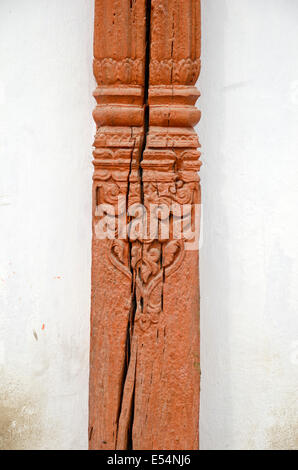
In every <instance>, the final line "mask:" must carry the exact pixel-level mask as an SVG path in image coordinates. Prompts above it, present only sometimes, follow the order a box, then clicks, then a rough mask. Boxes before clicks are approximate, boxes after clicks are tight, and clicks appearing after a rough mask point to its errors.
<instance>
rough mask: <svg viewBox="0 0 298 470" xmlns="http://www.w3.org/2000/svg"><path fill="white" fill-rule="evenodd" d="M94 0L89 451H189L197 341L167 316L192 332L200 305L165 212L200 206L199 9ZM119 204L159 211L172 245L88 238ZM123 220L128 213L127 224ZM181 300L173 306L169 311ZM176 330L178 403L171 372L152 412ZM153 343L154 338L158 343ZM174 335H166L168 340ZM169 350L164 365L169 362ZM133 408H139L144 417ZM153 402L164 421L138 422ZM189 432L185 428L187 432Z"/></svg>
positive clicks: (192, 272) (176, 0) (173, 3)
mask: <svg viewBox="0 0 298 470" xmlns="http://www.w3.org/2000/svg"><path fill="white" fill-rule="evenodd" d="M95 3H96V10H95V42H94V75H95V78H96V81H97V84H98V86H97V88H96V91H95V92H94V97H95V99H96V102H97V106H96V108H95V111H94V119H95V122H96V125H97V131H96V136H95V142H94V146H95V150H94V161H93V163H94V177H93V179H94V184H93V268H92V272H93V274H92V320H91V323H92V325H91V326H92V335H91V369H90V370H91V372H90V431H89V433H90V434H89V440H90V448H91V449H116V448H117V449H128V448H130V447H131V448H134V449H146V448H152V449H154V448H155V449H158V448H161V449H180V448H181V449H184V448H185V449H195V448H197V446H198V436H197V431H196V426H197V425H198V416H197V414H198V400H199V398H198V396H197V398H196V394H198V390H199V374H198V371H197V370H195V371H193V367H194V364H196V363H197V362H198V361H197V359H193V358H192V355H195V354H196V352H195V351H196V350H198V348H199V346H198V334H197V333H194V334H193V337H191V336H188V335H189V334H191V331H190V332H188V330H187V329H186V330H185V328H184V327H183V328H182V329H181V332H180V333H179V325H176V326H173V325H175V322H173V323H172V320H171V316H173V319H174V318H177V319H178V318H180V317H181V315H182V314H183V309H184V310H185V322H186V324H187V322H189V324H190V325H191V324H192V325H193V328H198V324H197V310H198V300H194V301H192V300H191V298H189V297H188V295H187V293H186V290H185V288H184V287H183V288H182V289H181V288H180V285H178V283H180V282H181V279H182V278H183V276H186V278H189V279H190V282H191V283H192V285H194V292H195V289H196V286H197V282H198V280H197V279H194V276H196V275H197V271H196V269H197V267H196V263H197V257H195V256H193V257H192V255H191V253H190V252H187V251H186V250H185V240H184V239H183V238H182V239H175V238H174V237H173V223H174V222H173V220H174V216H175V214H174V212H173V207H175V206H179V207H182V206H185V205H187V206H189V207H190V217H192V215H193V208H194V207H195V205H197V204H200V180H199V176H198V171H199V169H200V165H201V163H200V161H199V158H200V152H199V151H198V150H197V148H198V147H199V146H200V144H199V141H198V137H197V134H196V132H195V131H194V126H195V125H196V124H197V123H198V122H199V120H200V111H199V110H198V109H197V108H196V107H195V103H196V101H197V99H198V98H199V96H200V93H199V92H198V90H197V89H196V88H195V84H196V81H197V78H198V76H199V73H200V67H201V62H200V1H199V0H183V1H182V0H111V1H109V2H106V1H105V0H96V2H95ZM119 197H122V198H123V199H124V200H125V201H126V205H127V207H126V209H128V210H129V208H131V207H132V206H133V205H134V204H143V206H144V207H145V209H146V210H147V213H148V214H149V213H150V208H151V206H152V205H155V206H166V207H167V208H168V209H169V214H170V230H169V236H168V237H167V238H165V237H164V235H163V234H162V233H160V231H159V230H158V233H157V236H156V237H155V238H154V239H153V238H151V236H150V235H151V234H149V233H148V232H147V233H145V234H143V236H138V237H137V238H136V239H135V238H131V237H130V233H129V232H128V234H127V235H126V236H125V237H124V238H121V239H120V238H116V239H113V240H104V241H103V240H101V241H98V240H96V229H95V228H96V224H97V223H98V221H99V220H100V217H101V215H99V214H98V213H97V207H98V206H99V205H101V204H110V205H112V206H113V207H114V208H115V214H116V216H117V217H118V218H119V217H120V216H121V217H122V216H123V213H121V214H120V213H119V206H118V203H119ZM125 217H126V214H125ZM132 219H133V218H132V217H131V216H128V219H127V220H128V222H129V221H131V220H132ZM118 223H119V222H118V221H117V224H116V225H117V229H116V233H118V232H117V230H118ZM107 263H108V265H107ZM103 272H104V273H105V274H104V275H103V274H102V273H103ZM117 273H118V274H117ZM119 276H120V277H119ZM100 282H102V283H103V286H102V287H100V285H99V283H100ZM119 282H120V283H121V284H123V285H122V286H119V284H117V283H119ZM175 283H176V284H177V285H175ZM119 287H121V289H122V290H121V289H120V290H121V292H120V290H119ZM107 291H108V292H109V293H108V294H106V292H107ZM180 291H181V298H180V295H179V292H180ZM107 295H108V297H107ZM122 296H123V299H122ZM103 298H106V300H105V302H104V301H103V300H102V299H103ZM178 302H181V307H179V309H177V313H175V312H173V310H174V309H175V305H176V304H177V303H178ZM122 304H123V307H122V310H121V305H122ZM188 318H189V320H188ZM177 321H178V322H179V321H181V320H177ZM173 328H174V329H175V328H178V329H177V335H178V336H177V338H178V337H179V335H180V336H181V338H180V341H181V342H182V343H183V342H186V343H189V345H188V344H185V347H186V348H188V347H189V351H190V352H189V354H190V356H191V360H190V362H189V364H186V365H184V366H183V367H184V369H185V371H186V372H185V373H184V375H183V374H182V375H183V379H181V387H184V388H185V389H186V391H183V393H182V392H181V396H179V393H178V390H175V389H174V388H173V387H174V385H173V383H172V382H171V381H172V379H170V375H169V374H165V373H164V375H165V377H164V379H163V380H164V381H165V385H164V387H165V389H166V390H167V393H168V394H169V397H170V398H167V404H166V405H162V398H161V396H160V394H159V395H158V397H155V399H154V400H153V397H154V393H152V400H153V401H152V404H151V399H150V397H148V401H146V400H147V398H146V396H147V395H148V393H149V395H150V394H151V392H149V391H148V390H147V389H146V387H149V388H150V386H151V385H150V383H151V384H152V383H153V382H154V380H155V378H154V377H155V375H156V373H155V372H154V367H155V366H154V364H159V363H160V366H159V367H160V370H163V369H164V367H165V366H164V365H163V361H164V360H165V359H164V358H163V357H164V356H163V355H164V354H166V351H167V350H168V351H170V350H171V348H173V347H174V344H171V345H169V346H167V343H166V331H167V330H169V331H171V329H173ZM173 331H174V336H175V335H176V332H175V330H173ZM160 336H161V337H162V338H163V339H162V340H158V338H159V337H160ZM156 338H157V341H160V342H161V341H163V343H164V346H163V353H162V350H161V351H160V350H159V348H158V347H155V346H154V344H155V341H156ZM177 338H175V337H173V343H174V342H175V341H176V339H177ZM160 344H162V343H160ZM177 347H178V349H179V347H180V348H181V345H177ZM183 347H184V346H183ZM140 348H141V349H140ZM142 348H143V349H142ZM174 350H175V349H174ZM174 350H173V352H172V353H170V352H169V354H170V356H169V357H174V355H175V353H174ZM150 351H151V352H150ZM193 351H194V352H193ZM182 356H183V354H182V355H181V361H182V360H183V357H182ZM150 358H151V359H150ZM171 360H172V359H171ZM179 360H180V358H179ZM179 360H177V361H176V362H177V363H178V362H179ZM187 360H188V359H187ZM137 364H138V368H139V369H137ZM142 367H143V368H144V370H142ZM177 367H178V366H177ZM181 367H182V366H181ZM112 369H113V371H112ZM138 370H139V373H138ZM158 374H159V372H158ZM179 374H180V369H179V368H178V369H177V375H179ZM112 375H113V377H112ZM188 375H189V378H188V379H187V377H188ZM150 377H151V378H150ZM161 377H162V374H161ZM185 377H186V379H185ZM146 384H147V385H146ZM182 384H183V385H182ZM144 387H145V388H144ZM157 388H158V387H157V386H156V389H157ZM188 389H190V390H192V393H193V394H194V398H191V395H188V393H189V392H188ZM109 394H110V397H109ZM176 394H177V397H176V398H175V396H176ZM183 394H186V395H185V397H184V398H183V396H184V395H183ZM177 400H178V403H180V401H181V405H182V402H183V401H184V402H185V403H184V404H183V406H181V409H180V408H179V409H178V410H177V419H178V420H179V419H180V421H181V424H179V425H177V426H176V431H175V432H176V433H177V436H178V437H176V438H174V437H173V435H172V431H171V430H170V429H171V426H173V423H172V420H173V419H174V414H175V412H174V410H173V406H174V405H171V403H172V402H173V403H174V402H175V401H176V402H177ZM192 400H193V401H194V402H192ZM196 400H197V401H196ZM188 402H189V403H188ZM142 403H143V405H142V406H146V410H147V411H146V410H142V407H141V404H142ZM154 404H155V405H156V406H157V407H158V409H157V411H158V412H160V413H161V415H162V413H166V415H165V417H164V420H163V419H162V417H161V418H160V421H154V419H152V418H151V420H150V419H148V417H146V413H147V414H148V413H149V411H148V409H149V408H150V407H152V406H154ZM179 406H180V405H179ZM140 407H141V408H140ZM159 408H160V409H159ZM161 410H164V411H161ZM151 411H152V410H151ZM179 416H180V418H179ZM156 419H157V418H156ZM163 421H165V423H168V424H165V423H164V422H163ZM173 422H174V421H173ZM167 426H168V427H167ZM186 428H189V431H188V432H186V435H184V434H185V431H183V429H186ZM155 433H157V435H158V433H160V435H161V434H163V437H162V438H161V437H160V441H158V442H159V443H158V444H157V443H155V444H153V442H152V443H151V444H149V442H151V437H150V436H152V435H153V434H155ZM183 433H184V434H183ZM143 434H144V435H143ZM159 445H160V446H161V447H158V446H159Z"/></svg>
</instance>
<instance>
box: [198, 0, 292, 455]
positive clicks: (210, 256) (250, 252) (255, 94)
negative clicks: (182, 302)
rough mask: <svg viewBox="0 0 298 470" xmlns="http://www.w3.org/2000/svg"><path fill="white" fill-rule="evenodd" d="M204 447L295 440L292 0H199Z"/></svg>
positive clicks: (277, 445)
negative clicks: (201, 38) (203, 235)
mask: <svg viewBox="0 0 298 470" xmlns="http://www.w3.org/2000/svg"><path fill="white" fill-rule="evenodd" d="M202 3H203V18H202V25H203V29H202V37H203V40H204V41H203V63H202V76H201V80H200V88H201V91H202V100H201V108H202V110H203V118H202V122H201V124H200V137H201V142H202V146H203V156H202V160H203V161H204V167H203V168H202V174H201V176H202V185H203V198H204V228H205V239H204V245H203V250H202V253H201V288H202V307H201V317H202V327H201V334H202V358H201V361H202V402H201V410H202V414H201V444H202V447H203V448H205V449H218V448H219V449H238V448H239V449H259V448H266V449H272V448H274V449H287V448H289V449H290V448H291V449H294V448H296V449H297V448H298V405H297V395H298V360H297V359H298V316H297V311H298V294H297V285H298V243H297V240H298V222H297V206H298V184H297V178H298V159H297V150H298V132H297V129H298V61H297V44H298V29H297V19H298V3H297V2H296V1H295V0H271V1H270V2H268V1H267V0H241V1H239V0H210V1H209V0H205V1H203V2H202Z"/></svg>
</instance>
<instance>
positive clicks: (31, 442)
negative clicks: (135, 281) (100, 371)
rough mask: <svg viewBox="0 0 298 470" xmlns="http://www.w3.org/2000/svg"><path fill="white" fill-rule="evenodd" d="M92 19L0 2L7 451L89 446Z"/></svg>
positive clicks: (0, 274) (74, 9)
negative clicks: (9, 449) (11, 449)
mask: <svg viewBox="0 0 298 470" xmlns="http://www.w3.org/2000/svg"><path fill="white" fill-rule="evenodd" d="M92 25H93V1H89V0H0V68H1V72H0V123H1V124H0V227H1V228H0V449H3V448H6V449H7V448H13V449H15V448H25V449H28V448H35V449H36V448H37V449H40V448H41V449H53V448H54V449H81V448H86V447H87V398H88V354H89V311H90V307H89V305H90V259H91V253H90V249H91V248H90V243H91V187H90V183H91V178H92V165H91V157H92V154H91V145H92V137H93V133H94V129H93V122H92V109H93V104H94V103H93V99H92V91H93V88H94V81H93V77H92V40H93V38H92V35H93V31H92V30H93V27H92ZM43 325H44V330H42V326H43Z"/></svg>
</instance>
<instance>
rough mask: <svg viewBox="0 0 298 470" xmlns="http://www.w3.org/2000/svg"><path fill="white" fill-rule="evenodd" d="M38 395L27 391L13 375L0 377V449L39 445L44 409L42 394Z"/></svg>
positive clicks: (42, 434) (39, 446) (35, 446)
mask: <svg viewBox="0 0 298 470" xmlns="http://www.w3.org/2000/svg"><path fill="white" fill-rule="evenodd" d="M2 379H3V377H2ZM22 390H23V391H22ZM37 395H38V394H36V393H33V394H32V393H29V391H28V390H27V391H26V390H25V386H22V384H21V383H17V382H16V381H14V380H13V379H10V380H4V381H2V380H1V385H0V450H29V449H32V450H35V449H39V448H41V447H42V444H43V440H44V433H43V425H42V422H43V412H42V405H41V398H38V396H37Z"/></svg>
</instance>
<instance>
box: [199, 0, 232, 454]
mask: <svg viewBox="0 0 298 470" xmlns="http://www.w3.org/2000/svg"><path fill="white" fill-rule="evenodd" d="M220 3H221V5H220V11H219V9H218V4H217V2H202V74H201V77H200V79H199V82H198V86H199V89H200V90H201V93H202V98H201V100H200V102H199V107H200V109H201V110H202V121H201V123H200V124H199V126H198V128H197V131H198V133H199V137H200V142H201V145H202V162H203V167H202V171H201V180H202V204H203V233H204V240H203V246H202V249H201V253H200V277H201V366H202V385H201V420H200V428H201V429H200V436H201V437H200V440H201V448H202V449H205V448H206V449H208V448H210V446H211V448H212V447H213V448H214V443H216V442H217V443H222V442H223V440H224V441H225V444H226V446H227V447H228V445H229V441H230V438H231V436H232V434H233V403H232V400H231V394H230V383H229V376H230V374H229V369H230V350H229V336H230V335H229V307H228V306H229V302H228V301H227V299H228V297H229V289H230V285H231V282H230V279H229V276H228V274H229V272H230V270H229V268H228V266H229V253H228V250H227V245H226V242H225V240H226V233H227V232H228V230H229V227H228V220H227V214H226V211H227V206H226V204H225V199H224V191H223V186H224V181H225V165H224V160H225V159H227V158H228V155H227V154H226V153H224V152H223V140H224V135H225V122H223V120H222V119H221V117H222V116H223V115H224V113H225V111H224V106H225V102H224V100H223V99H222V98H221V88H222V83H224V79H225V77H224V71H225V67H224V57H225V47H226V46H225V35H224V22H225V18H226V2H225V1H222V0H221V2H220ZM207 4H208V5H207ZM215 188H216V194H215V193H214V190H215ZM223 234H224V236H223ZM221 292H224V299H225V302H223V301H222V296H221V295H220V293H221ZM208 371H209V372H208ZM210 371H212V373H210ZM223 436H225V438H223ZM223 447H225V446H223Z"/></svg>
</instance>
